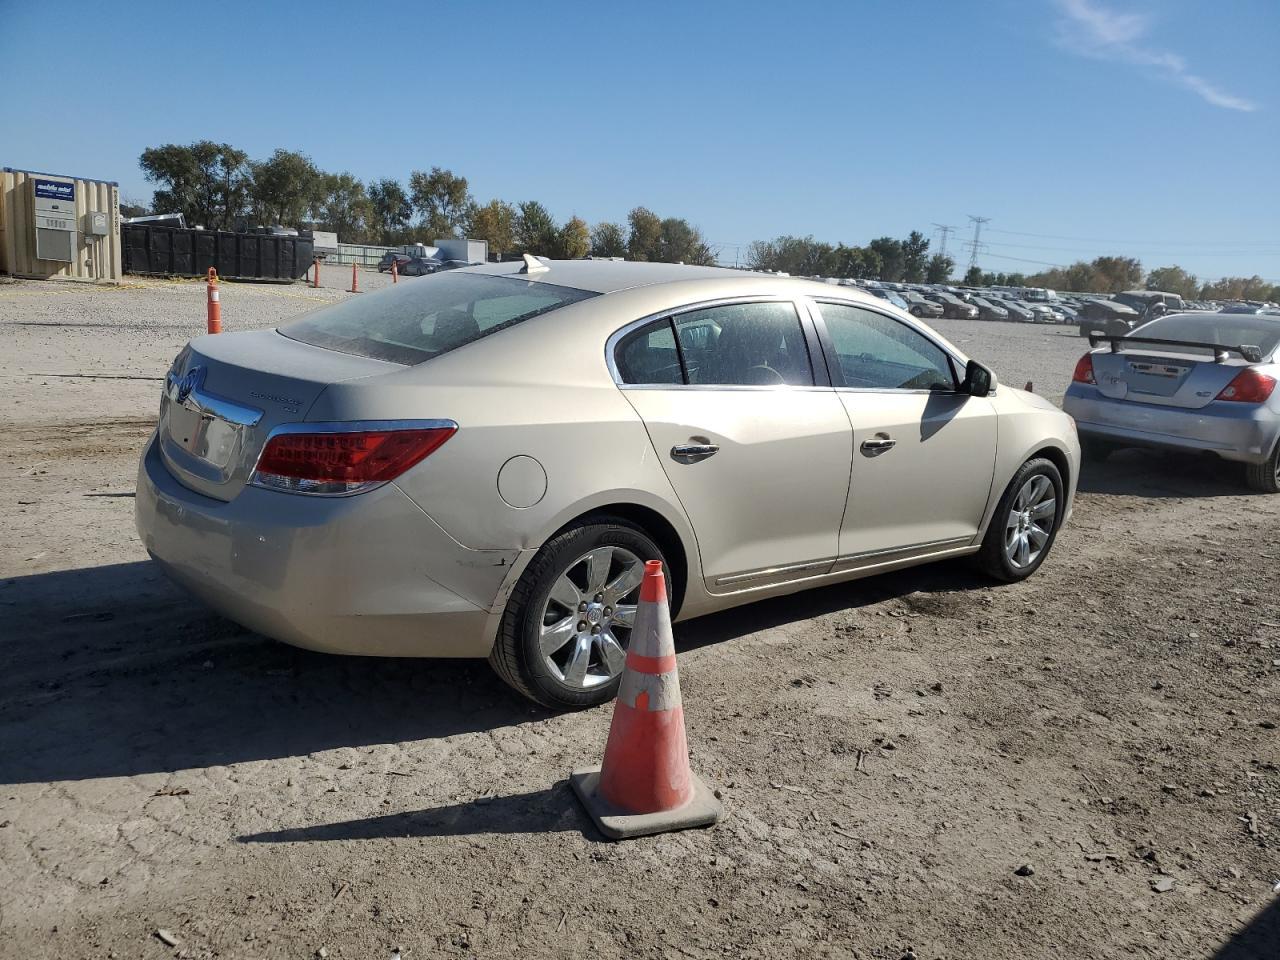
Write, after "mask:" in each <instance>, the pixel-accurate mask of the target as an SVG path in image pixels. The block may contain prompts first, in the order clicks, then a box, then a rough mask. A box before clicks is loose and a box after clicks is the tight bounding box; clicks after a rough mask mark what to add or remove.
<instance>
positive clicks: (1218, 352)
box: [1089, 330, 1262, 363]
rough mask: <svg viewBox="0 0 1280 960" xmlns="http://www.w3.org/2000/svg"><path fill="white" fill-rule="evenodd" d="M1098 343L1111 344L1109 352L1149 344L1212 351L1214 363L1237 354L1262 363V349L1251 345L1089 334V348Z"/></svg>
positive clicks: (1225, 360)
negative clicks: (1227, 344) (1136, 344)
mask: <svg viewBox="0 0 1280 960" xmlns="http://www.w3.org/2000/svg"><path fill="white" fill-rule="evenodd" d="M1100 343H1109V344H1111V352H1112V353H1119V352H1120V350H1121V347H1122V346H1124V345H1126V344H1130V343H1149V344H1154V345H1156V346H1158V347H1195V348H1197V349H1199V350H1212V351H1213V361H1214V363H1226V362H1227V356H1228V355H1229V354H1232V353H1238V354H1240V356H1242V357H1244V358H1245V359H1246V360H1247V361H1249V362H1250V363H1260V362H1261V361H1262V348H1261V347H1257V346H1254V345H1253V344H1251V343H1242V344H1240V346H1238V347H1226V346H1223V345H1222V344H1220V343H1198V342H1197V341H1195V340H1157V339H1156V338H1155V337H1133V336H1129V335H1128V334H1124V333H1115V334H1111V333H1103V332H1102V331H1101V330H1094V331H1093V332H1091V333H1090V334H1089V346H1091V347H1097V346H1098V344H1100Z"/></svg>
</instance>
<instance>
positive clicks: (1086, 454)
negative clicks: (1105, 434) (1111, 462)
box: [1080, 437, 1120, 463]
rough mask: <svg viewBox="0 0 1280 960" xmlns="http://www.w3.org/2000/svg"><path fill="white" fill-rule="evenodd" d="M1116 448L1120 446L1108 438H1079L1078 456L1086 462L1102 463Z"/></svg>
mask: <svg viewBox="0 0 1280 960" xmlns="http://www.w3.org/2000/svg"><path fill="white" fill-rule="evenodd" d="M1118 449H1120V448H1119V447H1117V446H1116V445H1115V444H1114V443H1111V442H1110V441H1109V440H1098V439H1097V438H1095V437H1081V438H1080V456H1081V457H1082V458H1083V459H1084V460H1085V461H1086V462H1088V463H1102V462H1103V461H1105V460H1106V459H1107V457H1109V456H1111V455H1112V454H1113V453H1115V452H1116V451H1117V450H1118Z"/></svg>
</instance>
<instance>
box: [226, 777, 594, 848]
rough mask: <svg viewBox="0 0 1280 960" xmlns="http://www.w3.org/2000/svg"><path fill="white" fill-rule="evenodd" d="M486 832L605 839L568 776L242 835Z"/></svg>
mask: <svg viewBox="0 0 1280 960" xmlns="http://www.w3.org/2000/svg"><path fill="white" fill-rule="evenodd" d="M485 833H494V834H498V833H507V834H514V833H580V834H582V835H583V836H585V837H587V838H589V839H592V840H600V839H603V835H602V834H600V833H599V832H597V831H596V829H595V827H594V826H593V825H592V823H591V818H590V817H588V816H587V814H586V812H585V811H584V810H583V809H582V806H581V804H579V802H578V799H577V797H576V796H574V793H573V790H572V789H571V788H570V786H569V781H568V780H562V781H560V782H559V783H557V784H555V785H554V786H552V787H551V788H550V789H547V790H535V791H530V792H528V793H515V794H510V795H509V796H505V797H480V798H478V799H476V800H470V801H467V802H464V803H451V804H446V805H444V806H440V807H430V808H428V809H425V810H413V811H407V812H405V813H391V814H387V815H385V816H381V817H366V818H363V819H358V820H341V821H338V822H336V823H322V824H316V825H314V826H307V827H292V828H287V829H284V830H268V831H264V832H262V833H253V834H246V835H244V836H241V837H237V838H236V839H238V840H239V841H240V842H241V843H314V842H323V841H329V840H378V839H404V838H412V839H422V838H425V837H453V836H471V835H473V834H485Z"/></svg>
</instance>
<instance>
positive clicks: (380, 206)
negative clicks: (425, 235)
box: [368, 179, 413, 244]
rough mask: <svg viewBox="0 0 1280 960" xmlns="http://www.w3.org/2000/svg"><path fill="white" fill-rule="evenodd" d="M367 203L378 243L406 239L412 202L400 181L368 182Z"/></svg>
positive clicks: (393, 242) (404, 240) (392, 242)
mask: <svg viewBox="0 0 1280 960" xmlns="http://www.w3.org/2000/svg"><path fill="white" fill-rule="evenodd" d="M368 193H369V203H370V204H371V205H372V208H373V221H374V231H373V232H374V233H376V238H377V242H378V243H386V244H397V243H405V242H407V241H408V239H409V237H408V229H409V221H410V220H411V219H412V218H413V204H412V203H410V202H409V195H408V194H407V193H405V189H404V187H402V186H401V185H400V181H398V180H391V179H383V180H377V181H375V182H373V183H371V184H369V190H368Z"/></svg>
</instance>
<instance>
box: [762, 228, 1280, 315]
mask: <svg viewBox="0 0 1280 960" xmlns="http://www.w3.org/2000/svg"><path fill="white" fill-rule="evenodd" d="M747 265H748V266H749V267H751V269H753V270H777V271H781V272H783V273H789V274H791V275H792V276H799V277H839V278H842V279H845V278H847V279H860V280H881V281H886V282H890V283H949V282H952V280H951V277H952V274H953V272H954V270H955V261H954V260H953V259H952V258H951V257H949V256H944V255H942V254H940V253H935V254H933V255H930V254H929V240H928V238H927V237H925V235H924V234H923V233H921V232H920V231H919V230H913V231H911V233H910V234H909V235H908V236H907V238H906V239H905V240H895V239H893V238H892V237H879V238H877V239H875V240H872V241H871V242H870V243H868V244H866V245H865V246H861V247H859V246H850V245H847V244H844V243H836V244H831V243H826V242H824V241H821V240H815V239H814V238H813V237H811V236H808V237H793V236H781V237H777V238H775V239H773V240H758V241H756V242H755V243H753V244H752V245H751V246H750V248H749V249H748V252H747ZM960 282H961V283H963V284H964V285H965V286H969V287H996V286H1001V287H1005V286H1007V287H1048V288H1049V289H1051V290H1068V291H1072V292H1074V293H1101V294H1110V293H1119V292H1120V291H1122V290H1136V289H1147V290H1163V291H1165V292H1166V293H1176V294H1178V295H1179V296H1181V297H1182V298H1183V299H1185V300H1272V301H1280V284H1272V283H1271V282H1270V281H1267V280H1264V279H1262V278H1261V277H1258V276H1253V277H1223V278H1222V279H1220V280H1215V281H1212V282H1201V281H1200V280H1199V279H1198V278H1197V277H1196V276H1195V275H1194V274H1191V273H1188V272H1187V271H1186V270H1184V269H1182V267H1179V266H1169V267H1157V268H1156V269H1154V270H1151V271H1150V272H1148V271H1146V270H1145V269H1144V268H1143V266H1142V262H1141V261H1140V260H1137V259H1135V258H1133V257H1122V256H1105V257H1096V258H1095V259H1094V260H1092V261H1090V262H1087V263H1086V262H1085V261H1083V260H1082V261H1079V262H1077V263H1073V264H1071V265H1070V266H1068V267H1053V268H1051V269H1049V270H1044V271H1042V272H1040V273H1033V274H1025V273H995V272H991V271H987V270H983V269H982V268H981V267H978V266H973V267H970V268H969V270H968V271H967V272H966V273H965V274H964V278H963V279H962V280H961V281H960Z"/></svg>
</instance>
